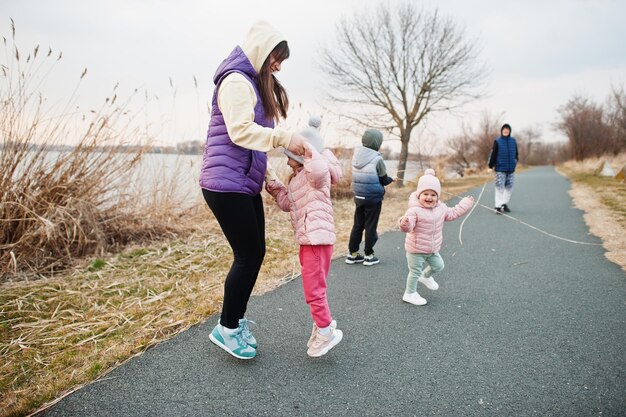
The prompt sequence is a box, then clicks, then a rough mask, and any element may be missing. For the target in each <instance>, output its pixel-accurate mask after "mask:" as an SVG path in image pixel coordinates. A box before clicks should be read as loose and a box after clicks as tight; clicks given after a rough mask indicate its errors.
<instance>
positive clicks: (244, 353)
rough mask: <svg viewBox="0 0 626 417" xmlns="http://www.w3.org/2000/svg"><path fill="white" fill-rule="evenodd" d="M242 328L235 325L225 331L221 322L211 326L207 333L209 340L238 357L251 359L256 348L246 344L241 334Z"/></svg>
mask: <svg viewBox="0 0 626 417" xmlns="http://www.w3.org/2000/svg"><path fill="white" fill-rule="evenodd" d="M241 333H242V328H241V327H237V328H236V329H235V330H233V331H232V333H231V332H229V331H225V330H224V327H223V326H222V325H221V324H218V325H217V326H215V327H214V328H213V331H212V332H211V334H210V335H209V339H211V342H213V343H215V344H216V345H217V346H219V347H221V348H222V349H224V350H225V351H226V352H228V353H230V354H231V355H233V356H234V357H235V358H238V359H252V358H254V357H255V356H256V349H255V348H253V347H252V346H250V345H248V344H247V343H246V342H245V341H244V340H243V337H242V336H241Z"/></svg>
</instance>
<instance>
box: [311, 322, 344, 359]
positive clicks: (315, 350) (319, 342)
mask: <svg viewBox="0 0 626 417" xmlns="http://www.w3.org/2000/svg"><path fill="white" fill-rule="evenodd" d="M341 339H343V332H342V331H341V330H339V329H337V328H334V327H331V331H330V333H329V334H321V333H320V332H319V330H318V331H317V332H315V337H314V338H313V342H312V343H311V346H309V349H308V350H307V352H306V353H307V355H309V356H310V357H312V358H319V357H320V356H323V355H325V354H327V353H328V351H329V350H331V349H332V348H333V347H335V346H336V345H337V343H339V342H341Z"/></svg>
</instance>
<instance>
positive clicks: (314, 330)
mask: <svg viewBox="0 0 626 417" xmlns="http://www.w3.org/2000/svg"><path fill="white" fill-rule="evenodd" d="M335 327H337V322H336V321H335V320H333V321H331V322H330V328H331V332H332V329H334V328H335ZM315 333H317V325H316V324H315V323H313V330H312V331H311V337H310V338H309V341H308V342H306V347H308V348H309V347H311V345H312V344H313V339H315Z"/></svg>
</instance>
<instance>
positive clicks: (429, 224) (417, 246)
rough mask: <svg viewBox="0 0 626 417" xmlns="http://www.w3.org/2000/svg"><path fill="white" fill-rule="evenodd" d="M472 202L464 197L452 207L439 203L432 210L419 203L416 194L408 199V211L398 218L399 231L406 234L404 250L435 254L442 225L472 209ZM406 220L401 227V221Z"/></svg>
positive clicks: (440, 240) (441, 239) (439, 242)
mask: <svg viewBox="0 0 626 417" xmlns="http://www.w3.org/2000/svg"><path fill="white" fill-rule="evenodd" d="M472 205H473V204H472V200H470V199H469V198H467V197H465V198H463V199H462V200H461V201H460V202H459V204H457V205H456V206H454V207H448V206H446V204H445V203H443V202H441V201H439V202H438V203H437V205H436V206H435V207H433V208H426V207H424V206H422V204H421V203H420V202H419V199H418V195H417V192H414V193H412V194H411V196H410V197H409V209H408V210H407V211H406V213H405V214H404V216H402V217H400V219H399V220H398V224H399V226H400V230H402V231H403V232H406V233H407V235H406V239H405V240H404V249H405V250H406V251H407V252H409V253H437V252H439V250H440V249H441V243H442V242H443V223H444V222H447V221H448V222H449V221H452V220H456V219H458V218H459V217H461V216H462V215H464V214H465V213H466V212H467V211H468V210H469V209H470V208H472ZM405 218H406V219H408V224H406V225H405V226H403V223H404V222H403V220H402V219H405Z"/></svg>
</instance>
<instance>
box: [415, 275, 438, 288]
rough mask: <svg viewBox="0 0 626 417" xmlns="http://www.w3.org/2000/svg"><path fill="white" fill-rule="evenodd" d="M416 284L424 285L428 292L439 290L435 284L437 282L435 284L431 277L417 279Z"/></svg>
mask: <svg viewBox="0 0 626 417" xmlns="http://www.w3.org/2000/svg"><path fill="white" fill-rule="evenodd" d="M417 281H418V282H421V283H422V284H424V285H426V288H428V289H429V290H433V291H435V290H436V289H438V288H439V284H437V282H435V280H434V279H433V277H428V278H426V277H419V278H418V279H417Z"/></svg>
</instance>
